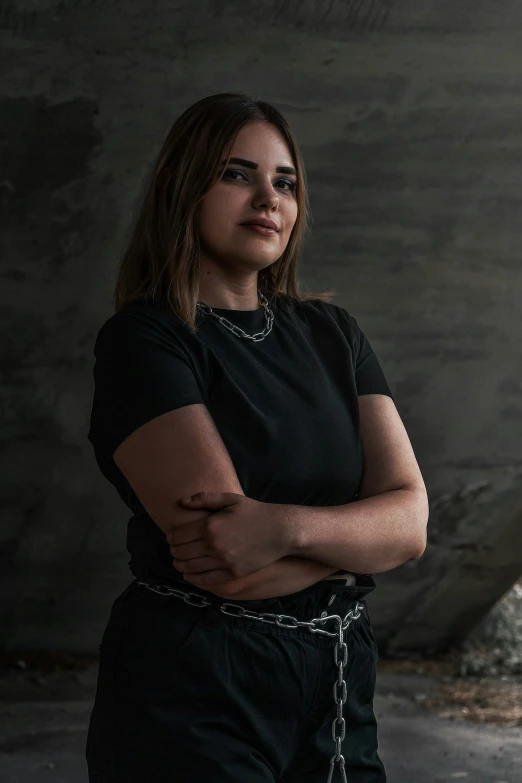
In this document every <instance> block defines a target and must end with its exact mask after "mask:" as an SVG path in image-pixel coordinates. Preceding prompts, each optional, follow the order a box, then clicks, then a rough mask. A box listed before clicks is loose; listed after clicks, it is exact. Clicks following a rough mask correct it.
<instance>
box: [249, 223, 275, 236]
mask: <svg viewBox="0 0 522 783" xmlns="http://www.w3.org/2000/svg"><path fill="white" fill-rule="evenodd" d="M241 225H242V226H243V228H250V229H251V230H253V231H257V232H258V234H263V235H264V236H266V237H271V236H273V235H274V234H277V231H276V230H275V228H267V227H266V226H257V225H256V224H255V223H241Z"/></svg>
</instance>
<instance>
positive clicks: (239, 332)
mask: <svg viewBox="0 0 522 783" xmlns="http://www.w3.org/2000/svg"><path fill="white" fill-rule="evenodd" d="M259 301H260V303H261V307H264V309H265V321H266V326H265V328H264V329H263V331H262V332H256V333H255V334H247V333H246V332H245V331H243V329H241V328H240V327H239V326H236V324H233V323H232V322H231V321H229V320H228V318H225V317H224V316H222V315H218V314H217V313H215V312H214V311H213V309H212V308H211V307H209V305H206V304H205V303H204V302H197V304H196V307H199V308H200V310H203V312H204V313H207V314H208V315H212V316H214V318H217V320H218V321H221V323H222V324H223V326H225V327H226V328H227V329H228V330H229V331H230V332H233V333H234V334H235V335H236V336H237V337H247V338H248V339H249V340H252V342H254V343H258V342H259V341H260V340H264V339H265V337H266V336H267V335H268V334H270V332H271V331H272V325H273V323H274V313H273V311H272V310H271V309H270V307H269V306H268V299H267V298H266V296H265V295H264V294H263V293H262V292H261V291H259Z"/></svg>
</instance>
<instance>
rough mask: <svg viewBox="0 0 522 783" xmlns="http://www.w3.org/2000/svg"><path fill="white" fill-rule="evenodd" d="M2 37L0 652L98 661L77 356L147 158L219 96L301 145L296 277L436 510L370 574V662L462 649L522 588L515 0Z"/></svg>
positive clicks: (158, 9) (103, 564)
mask: <svg viewBox="0 0 522 783" xmlns="http://www.w3.org/2000/svg"><path fill="white" fill-rule="evenodd" d="M0 29H1V33H2V49H1V54H0V61H1V65H2V73H3V80H2V90H1V97H0V113H1V115H2V127H1V131H0V132H1V134H2V138H1V143H0V156H1V158H0V169H1V172H2V174H1V176H0V196H1V198H0V220H1V223H0V257H1V258H2V279H3V286H2V293H3V304H4V308H3V319H4V320H3V325H4V330H3V331H4V334H6V335H8V339H6V340H4V341H2V346H1V348H0V351H1V354H0V361H1V362H2V367H3V368H4V370H5V372H6V378H5V382H4V384H3V408H2V409H3V411H4V413H5V423H4V426H3V428H2V434H1V437H2V441H3V445H4V449H2V456H1V461H0V472H1V475H2V485H3V486H2V516H1V519H0V629H1V637H0V649H1V650H3V651H6V652H11V651H17V650H20V651H24V650H38V649H60V650H69V651H71V652H76V653H78V654H85V653H87V654H88V653H91V654H95V653H96V646H97V644H98V640H99V638H100V636H101V633H102V631H103V627H104V625H105V622H106V618H107V613H108V610H109V607H110V604H111V602H112V600H114V597H115V596H116V595H117V594H118V593H119V592H120V591H121V590H122V589H123V588H124V586H125V585H126V584H127V583H128V580H129V574H128V571H127V560H128V555H127V553H126V551H125V527H126V521H127V519H128V516H129V512H128V511H127V510H126V508H125V507H124V506H123V504H122V503H121V501H120V499H119V497H118V496H117V494H116V492H115V491H114V490H113V488H112V487H110V485H109V484H108V483H107V482H106V481H105V479H104V478H103V477H102V476H101V475H100V474H99V472H98V469H97V466H96V464H95V461H94V456H93V454H92V451H91V447H90V444H89V443H88V441H87V431H88V421H89V414H90V405H91V401H92V375H91V372H92V364H93V355H92V349H93V345H94V339H95V335H96V333H97V330H98V329H99V327H100V325H101V323H102V322H103V321H104V320H105V319H106V318H107V317H109V315H110V314H111V305H110V300H111V295H112V290H113V285H114V279H115V270H116V266H117V263H118V260H119V258H120V256H121V253H122V252H123V249H124V246H125V242H126V239H127V237H128V233H129V230H130V224H131V221H132V219H133V217H134V215H135V213H136V210H137V207H138V202H139V198H140V194H141V192H142V185H143V180H144V177H146V175H147V174H148V172H149V171H150V167H151V165H152V161H153V159H154V157H155V155H156V153H157V151H158V149H159V147H160V145H161V144H162V142H163V139H164V138H165V136H166V134H167V132H168V130H169V128H170V126H171V124H172V123H173V121H174V120H175V118H176V117H177V116H178V115H179V114H180V113H181V112H182V111H183V110H184V109H185V108H186V107H187V106H189V105H190V104H192V103H193V102H194V101H196V100H198V99H200V98H202V97H203V96H205V95H208V94H211V93H216V92H222V91H226V90H244V91H246V92H248V93H250V94H252V95H253V96H254V97H259V98H263V99H266V100H268V101H270V102H273V103H274V104H275V105H276V106H277V107H278V108H279V109H280V110H281V111H282V112H283V113H284V115H285V116H286V117H287V119H288V121H289V122H290V124H291V126H292V127H293V128H294V130H295V133H296V136H297V139H298V142H299V144H300V146H301V149H302V151H303V155H304V159H305V164H306V169H307V176H308V184H309V190H310V201H311V206H312V214H313V219H314V222H313V231H312V234H311V236H310V238H309V239H308V240H307V244H306V247H305V254H304V257H303V265H302V270H301V280H302V282H303V283H304V285H305V287H307V288H309V289H310V290H328V289H331V288H333V289H335V290H336V291H337V293H338V296H337V297H335V298H334V300H333V301H334V302H336V303H338V304H340V305H342V306H344V307H346V308H347V309H348V310H349V311H350V312H352V313H353V315H355V317H356V318H357V319H358V321H359V324H360V325H361V327H362V329H363V330H364V331H365V333H366V334H367V336H368V338H369V340H370V342H371V343H372V345H373V347H374V349H375V350H376V352H377V355H378V357H379V359H380V361H381V364H382V366H383V369H384V371H385V374H386V376H387V378H388V380H389V383H390V386H391V388H392V390H393V392H394V396H395V400H396V405H397V408H398V410H399V413H400V415H401V417H402V419H403V421H404V423H405V426H406V428H407V431H408V433H409V435H410V439H411V441H412V444H413V447H414V450H415V453H416V455H417V459H418V461H419V465H420V467H421V470H422V472H423V475H424V478H425V480H426V484H427V487H428V494H429V496H430V499H431V501H432V513H431V515H430V525H429V543H428V548H427V550H426V553H425V555H424V557H423V558H422V559H421V560H419V561H415V562H413V563H410V564H408V566H406V565H405V566H403V567H401V568H398V569H395V570H394V571H392V572H388V573H385V574H379V575H377V583H378V590H377V591H376V592H375V593H374V594H373V595H372V596H371V597H370V600H369V604H371V609H372V619H373V624H374V629H375V633H376V636H377V638H378V641H379V644H380V645H381V648H382V649H383V650H385V649H386V648H387V647H388V648H389V649H395V650H398V649H401V648H402V649H410V650H411V649H425V650H428V649H429V648H431V647H437V645H440V644H445V643H446V642H447V641H448V639H450V640H451V639H454V638H456V637H458V636H459V634H460V635H462V633H466V632H467V631H468V630H469V629H470V626H471V624H472V623H474V622H478V621H479V620H480V617H481V616H484V614H486V612H487V611H488V609H490V608H491V607H492V606H493V605H494V604H495V602H496V601H498V600H499V599H500V597H501V596H502V595H503V594H504V592H505V591H506V590H507V589H508V587H509V584H510V583H512V582H513V581H514V580H515V579H516V578H517V577H518V576H519V575H520V574H521V573H522V547H521V546H520V538H519V536H520V530H521V527H520V525H519V524H518V516H517V515H516V514H517V513H518V512H517V511H516V509H519V507H520V495H519V487H520V486H521V475H522V460H521V452H520V443H521V442H522V394H521V391H522V384H521V379H520V367H521V366H522V320H521V319H520V317H519V308H520V301H521V299H522V266H521V264H520V246H521V227H522V222H521V221H520V163H521V160H522V137H521V134H520V127H521V126H522V102H521V101H520V95H521V94H522V46H521V37H522V4H521V3H520V2H519V0H497V1H496V2H494V3H476V2H473V1H472V0H459V2H449V0H444V2H442V1H441V0H403V1H402V2H399V0H395V2H394V1H393V0H357V2H356V1H355V0H346V1H345V2H344V1H343V2H329V3H321V2H317V0H299V2H295V1H291V0H288V2H283V3H282V2H279V0H263V2H261V3H244V2H239V1H238V0H232V1H230V2H227V3H215V2H212V0H198V2H197V3H194V2H192V1H191V2H186V0H172V2H168V3H165V2H163V3H145V2H139V1H138V0H125V2H123V0H106V1H105V0H104V2H103V3H102V2H100V0H65V1H63V0H60V1H59V0H46V2H43V3H37V2H27V0H24V1H23V2H22V0H9V1H8V2H2V3H0ZM511 537H513V541H512V543H513V545H512V546H509V545H508V544H509V542H510V539H511ZM483 542H485V543H483ZM454 599H456V600H455V601H454Z"/></svg>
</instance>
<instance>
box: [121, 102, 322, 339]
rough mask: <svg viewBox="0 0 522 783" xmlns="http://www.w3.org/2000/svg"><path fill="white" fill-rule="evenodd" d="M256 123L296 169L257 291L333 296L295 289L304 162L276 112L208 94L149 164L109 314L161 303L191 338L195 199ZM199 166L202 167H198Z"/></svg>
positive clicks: (292, 297)
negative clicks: (283, 235)
mask: <svg viewBox="0 0 522 783" xmlns="http://www.w3.org/2000/svg"><path fill="white" fill-rule="evenodd" d="M255 120H262V121H265V122H268V123H270V124H272V125H274V126H275V127H276V128H278V129H279V131H280V133H281V135H282V137H283V138H284V139H285V141H286V143H287V145H288V147H289V149H290V152H291V154H292V156H293V161H294V165H295V167H296V169H297V184H296V190H295V193H296V200H297V205H298V211H297V219H296V222H295V225H294V227H293V229H292V233H291V235H290V239H289V241H288V244H287V246H286V248H285V250H284V252H283V254H282V255H281V257H280V258H278V260H277V261H275V262H274V263H273V264H271V265H270V266H268V267H266V268H265V269H261V270H260V271H259V275H258V288H259V289H260V290H262V291H263V293H264V294H265V296H267V298H268V299H269V301H270V298H271V297H276V298H279V299H284V300H285V301H287V302H292V301H305V300H309V299H320V300H322V301H324V300H326V301H329V300H330V299H331V297H332V296H334V295H336V292H335V291H328V292H323V293H312V292H302V291H300V290H299V282H298V271H297V266H298V261H299V257H300V250H301V244H302V239H303V236H304V234H305V232H306V231H307V230H308V223H309V215H310V207H309V202H308V194H307V190H306V183H305V171H304V164H303V160H302V157H301V154H300V151H299V149H298V146H297V142H296V141H295V139H294V137H293V135H292V133H291V131H290V128H289V126H288V124H287V122H286V120H285V119H284V118H283V116H282V115H281V114H280V113H279V111H278V110H277V109H275V108H274V107H273V106H271V105H270V104H269V103H265V102H264V101H256V100H253V99H252V98H250V97H249V96H248V95H245V94H244V93H218V94H217V95H209V96H208V97H206V98H203V99H202V100H200V101H197V102H196V103H194V104H193V105H192V106H189V108H188V109H186V110H185V111H184V112H183V114H182V115H181V116H180V117H179V118H178V119H177V120H176V122H175V123H174V125H173V126H172V128H171V130H170V132H169V134H168V136H167V138H166V139H165V142H164V143H163V146H162V148H161V150H160V152H159V155H158V157H157V159H156V162H155V165H154V170H153V174H152V178H151V181H150V183H149V185H148V187H147V191H146V193H145V197H144V199H143V202H142V205H141V209H140V212H139V215H138V218H137V220H136V222H135V225H134V228H133V230H132V234H131V237H130V241H129V243H128V246H127V249H126V251H125V253H124V255H123V257H122V259H121V261H120V264H119V268H118V274H117V281H116V288H115V291H114V295H113V305H114V311H115V312H118V311H119V310H120V309H121V308H122V307H123V306H124V305H125V304H127V303H128V302H133V301H135V300H138V299H143V298H146V299H163V300H164V301H166V302H167V303H168V305H169V307H170V308H171V309H172V310H173V312H174V313H176V315H178V316H179V317H180V318H181V319H182V320H183V321H184V322H185V323H186V324H187V326H189V328H190V329H191V331H192V332H193V333H195V332H196V331H197V327H196V324H195V316H196V303H197V301H198V290H199V256H200V244H199V232H198V216H199V211H200V210H199V207H200V202H201V201H202V199H203V198H204V197H205V195H206V194H207V193H208V192H209V191H210V190H211V189H212V188H213V187H214V185H215V184H216V183H217V182H218V180H219V177H220V176H221V171H222V169H221V160H222V158H223V157H226V158H227V164H228V160H229V159H230V155H231V148H232V145H233V143H234V139H235V137H236V136H237V134H238V133H239V131H240V130H241V128H242V127H243V126H244V125H246V124H247V123H248V122H251V121H255ZM201 161H205V165H204V166H202V165H201Z"/></svg>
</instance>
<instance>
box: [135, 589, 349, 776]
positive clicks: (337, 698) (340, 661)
mask: <svg viewBox="0 0 522 783" xmlns="http://www.w3.org/2000/svg"><path fill="white" fill-rule="evenodd" d="M134 580H135V582H136V583H137V584H139V585H144V586H145V587H147V588H148V589H149V590H152V591H153V592H155V593H159V594H160V595H171V596H173V597H174V598H182V599H183V600H184V601H185V603H187V604H191V605H192V606H198V607H199V608H200V609H203V608H204V607H205V606H210V605H211V604H212V603H219V598H218V599H216V601H209V600H208V599H207V598H205V596H203V595H199V593H190V592H189V593H187V592H185V591H184V590H177V589H176V588H175V587H168V586H167V585H161V584H160V585H152V584H149V583H148V582H141V581H140V580H139V579H137V578H136V577H134ZM158 588H161V589H158ZM193 598H194V599H196V600H192V599H193ZM219 608H220V610H221V611H222V612H223V614H227V615H229V616H230V617H247V618H248V619H249V620H259V621H261V622H263V623H272V624H274V625H278V626H279V627H280V628H298V627H301V628H308V630H309V631H310V632H311V633H320V634H324V635H325V636H334V637H335V638H336V639H337V643H336V645H335V647H334V661H335V664H336V666H337V669H338V674H337V679H336V681H335V682H334V686H333V695H334V703H335V704H336V705H337V716H336V717H335V718H334V720H333V722H332V737H333V740H334V742H335V753H334V755H333V756H332V758H331V759H330V772H329V774H328V780H327V783H331V781H332V777H333V773H334V768H335V764H336V762H338V763H339V766H340V770H341V776H342V783H348V781H347V778H346V772H345V768H344V767H345V761H344V756H343V755H342V753H341V742H342V741H343V739H344V737H345V721H344V718H343V704H344V703H345V701H346V698H347V696H346V682H345V680H344V677H343V673H344V667H345V666H346V664H347V662H348V647H347V645H346V642H345V641H344V636H343V634H344V631H346V629H347V628H348V626H349V625H350V624H351V623H352V622H353V620H358V619H359V617H361V612H362V610H363V609H364V604H362V603H360V601H356V605H355V609H350V611H349V612H347V613H346V614H345V616H344V617H343V618H341V617H340V615H338V614H331V615H327V614H326V612H323V613H322V615H321V617H315V618H314V619H313V620H308V621H306V620H297V619H296V618H295V617H292V616H291V615H288V614H272V613H270V612H262V613H259V612H254V611H252V610H251V609H246V608H245V607H244V606H240V605H239V604H234V603H230V602H228V601H223V602H222V603H220V606H219ZM231 610H232V611H231ZM357 612H358V614H357ZM270 618H272V619H270ZM327 620H334V621H335V622H336V623H337V630H336V631H333V632H331V631H324V630H322V629H321V628H316V627H315V626H316V625H324V624H325V623H326V621H327ZM287 621H291V622H287ZM339 688H341V689H342V693H341V695H339ZM338 725H340V727H341V733H340V735H339V734H336V733H335V730H336V727H337V726H338Z"/></svg>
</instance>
